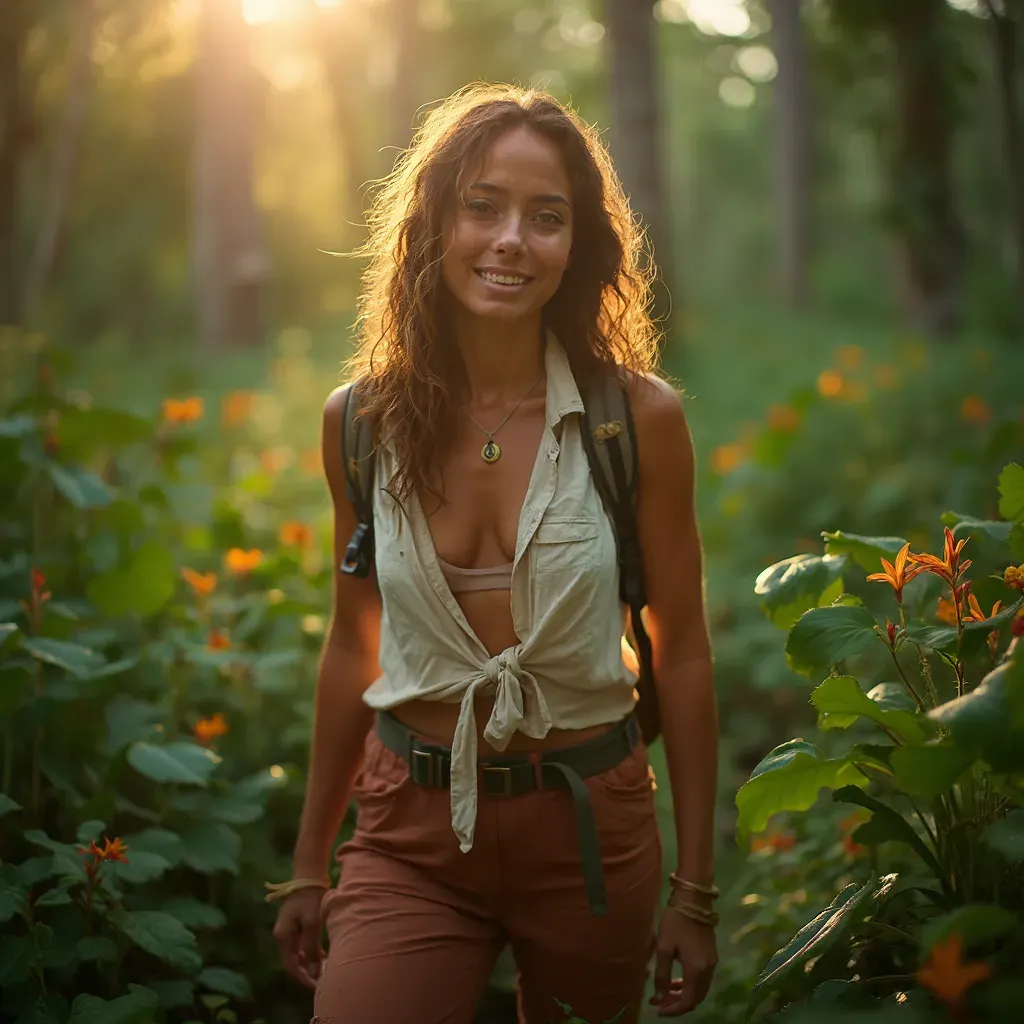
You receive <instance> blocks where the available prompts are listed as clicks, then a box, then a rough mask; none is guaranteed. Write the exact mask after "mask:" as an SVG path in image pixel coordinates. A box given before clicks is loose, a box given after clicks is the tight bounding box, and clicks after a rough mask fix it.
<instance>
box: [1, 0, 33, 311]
mask: <svg viewBox="0 0 1024 1024" xmlns="http://www.w3.org/2000/svg"><path fill="white" fill-rule="evenodd" d="M27 32H28V12H27V9H26V5H25V2H24V0H6V3H5V4H4V13H3V15H2V16H0V327H2V326H5V325H8V326H9V325H17V324H20V323H21V302H20V297H21V282H20V274H19V273H18V181H19V175H18V168H19V165H20V162H21V151H22V148H23V144H24V134H25V125H26V115H25V110H24V97H23V81H22V73H23V68H22V57H23V53H24V46H25V36H26V34H27Z"/></svg>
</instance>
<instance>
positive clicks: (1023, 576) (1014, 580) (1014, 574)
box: [1003, 565, 1024, 593]
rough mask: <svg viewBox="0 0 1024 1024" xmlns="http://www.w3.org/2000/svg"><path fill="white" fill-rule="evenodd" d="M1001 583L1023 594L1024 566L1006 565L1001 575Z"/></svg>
mask: <svg viewBox="0 0 1024 1024" xmlns="http://www.w3.org/2000/svg"><path fill="white" fill-rule="evenodd" d="M1003 582H1004V583H1005V584H1006V585H1007V586H1008V587H1013V589H1014V590H1019V591H1021V592H1022V593H1024V565H1008V566H1007V567H1006V572H1004V573H1003Z"/></svg>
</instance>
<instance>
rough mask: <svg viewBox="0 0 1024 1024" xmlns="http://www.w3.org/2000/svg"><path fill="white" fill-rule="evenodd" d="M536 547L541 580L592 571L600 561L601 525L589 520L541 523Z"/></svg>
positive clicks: (538, 528)
mask: <svg viewBox="0 0 1024 1024" xmlns="http://www.w3.org/2000/svg"><path fill="white" fill-rule="evenodd" d="M533 545H534V559H533V565H534V571H535V572H536V573H537V574H538V575H541V576H543V575H549V574H552V573H571V574H576V573H577V572H578V571H579V570H580V569H593V568H594V567H595V566H596V565H598V563H599V562H600V558H601V534H600V529H599V527H598V522H597V520H596V519H591V518H589V517H588V516H570V517H565V518H557V519H542V520H541V522H540V524H539V525H538V526H537V531H536V533H534V535H533Z"/></svg>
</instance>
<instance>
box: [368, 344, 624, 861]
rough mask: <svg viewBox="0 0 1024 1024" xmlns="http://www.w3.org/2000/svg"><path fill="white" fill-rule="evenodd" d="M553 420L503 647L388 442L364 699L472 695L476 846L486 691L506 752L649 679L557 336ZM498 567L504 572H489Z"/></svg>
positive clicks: (461, 799) (586, 720)
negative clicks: (626, 642) (493, 639)
mask: <svg viewBox="0 0 1024 1024" xmlns="http://www.w3.org/2000/svg"><path fill="white" fill-rule="evenodd" d="M545 365H546V370H547V399H546V424H545V427H544V434H543V437H542V438H541V443H540V447H539V449H538V451H537V459H536V461H535V463H534V467H533V472H532V474H531V477H530V483H529V486H528V487H527V492H526V498H525V500H524V502H523V508H522V512H521V514H520V517H519V531H518V537H517V540H516V551H515V558H514V560H513V562H512V569H511V581H510V583H511V586H510V590H509V601H510V605H511V612H512V624H513V628H514V629H515V633H516V636H517V637H518V638H519V643H517V644H516V645H515V646H513V647H509V648H507V649H506V650H504V651H501V652H500V653H499V654H497V655H494V656H492V655H491V654H490V653H489V652H488V651H487V648H485V647H484V645H483V644H482V643H481V641H480V639H479V638H478V637H477V635H476V634H475V633H474V631H473V630H472V628H471V627H470V625H469V623H468V622H467V620H466V617H465V615H464V614H463V612H462V609H461V608H460V607H459V604H458V602H457V601H456V600H455V596H454V594H453V593H452V589H451V587H450V586H449V585H448V582H447V580H446V579H445V575H444V573H443V571H442V567H441V565H440V563H439V560H438V557H437V554H436V552H435V551H434V545H433V540H432V538H431V535H430V529H429V527H428V525H427V520H426V517H425V515H424V512H423V509H422V507H421V505H420V503H419V501H418V500H417V498H416V496H415V495H413V496H412V497H410V498H409V499H408V500H407V501H406V502H405V509H406V512H407V513H408V514H407V515H406V513H403V511H402V508H401V507H400V506H399V505H398V504H397V503H396V502H395V500H394V499H393V498H392V497H391V496H390V495H389V494H388V493H387V492H386V491H385V490H384V487H385V486H386V485H387V484H388V482H389V481H390V480H391V479H392V477H393V476H394V474H395V471H396V469H397V463H396V459H395V453H394V450H393V449H392V448H390V447H389V446H388V445H386V444H385V445H384V446H382V448H381V450H380V452H379V454H378V458H377V468H376V473H377V480H376V487H375V490H374V531H375V534H376V564H377V577H378V581H379V584H380V592H381V600H382V606H383V614H382V618H381V634H380V655H379V663H380V670H381V674H380V677H379V678H378V679H377V680H376V681H375V682H374V683H373V684H372V685H371V686H370V687H369V689H368V690H367V691H366V694H365V697H364V700H365V701H366V703H367V704H368V705H369V706H370V707H372V708H376V709H382V710H383V709H388V708H393V707H396V706H397V705H399V704H402V703H403V702H404V701H408V700H413V699H420V700H438V701H444V702H446V703H457V704H460V709H459V718H458V722H457V724H456V727H455V735H454V740H453V745H452V769H451V810H452V828H453V829H454V831H455V834H456V835H457V836H458V839H459V845H460V848H461V849H462V850H463V852H465V851H468V850H469V849H471V848H472V845H473V832H474V827H475V824H476V809H477V771H476V759H477V725H476V716H475V710H474V703H473V702H474V698H475V697H476V696H477V695H481V696H484V695H486V696H491V697H493V698H494V711H493V713H492V714H491V716H490V719H489V720H488V722H487V724H486V726H485V728H484V736H485V737H486V738H487V742H488V743H490V744H492V745H493V746H494V747H495V748H496V749H498V750H504V749H505V748H506V747H507V746H508V742H509V739H510V738H511V736H512V735H513V733H515V732H517V731H518V732H521V733H523V734H525V735H526V736H530V737H532V738H534V739H540V738H543V737H544V736H546V735H547V733H548V731H549V730H550V729H552V728H559V729H586V728H590V727H592V726H596V725H602V724H604V723H608V722H613V721H617V720H618V719H620V718H622V717H623V716H625V715H626V714H628V713H629V712H630V711H631V710H632V709H633V706H634V703H635V700H636V697H635V693H634V686H635V685H636V677H635V676H634V674H633V672H632V671H631V670H630V669H629V667H627V665H626V664H625V662H624V661H623V657H622V636H623V630H624V627H625V623H626V607H625V606H624V605H623V604H622V603H621V602H620V600H619V572H618V565H617V562H616V554H615V536H614V533H613V532H612V525H611V521H610V520H609V518H608V516H607V514H606V513H605V510H604V506H603V505H602V503H601V498H600V496H599V494H598V493H597V490H596V488H595V486H594V482H593V479H592V477H591V475H590V466H589V464H588V462H587V455H586V451H585V450H584V448H583V442H582V440H581V438H580V433H579V415H578V414H579V413H580V412H582V410H583V401H582V399H581V398H580V393H579V389H578V388H577V386H576V381H575V379H574V378H573V375H572V371H571V370H570V368H569V362H568V359H567V358H566V355H565V351H564V349H563V348H562V346H561V344H560V343H559V342H558V340H557V339H556V338H555V337H554V336H553V335H552V334H551V333H550V332H549V334H548V339H547V344H546V347H545ZM489 571H493V570H489Z"/></svg>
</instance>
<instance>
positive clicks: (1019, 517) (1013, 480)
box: [999, 462, 1024, 523]
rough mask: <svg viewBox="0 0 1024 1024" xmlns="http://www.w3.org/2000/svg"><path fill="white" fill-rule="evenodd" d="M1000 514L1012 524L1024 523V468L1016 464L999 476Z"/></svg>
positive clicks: (1007, 467) (1008, 467) (1012, 464)
mask: <svg viewBox="0 0 1024 1024" xmlns="http://www.w3.org/2000/svg"><path fill="white" fill-rule="evenodd" d="M999 514H1000V515H1001V516H1002V517H1003V518H1004V519H1008V520H1009V521H1010V522H1011V523H1024V466H1021V465H1019V464H1018V463H1016V462H1011V463H1010V464H1009V465H1008V466H1006V467H1005V468H1004V469H1003V471H1002V473H1000V474H999Z"/></svg>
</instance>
